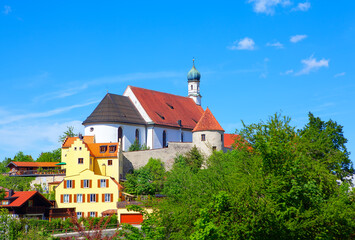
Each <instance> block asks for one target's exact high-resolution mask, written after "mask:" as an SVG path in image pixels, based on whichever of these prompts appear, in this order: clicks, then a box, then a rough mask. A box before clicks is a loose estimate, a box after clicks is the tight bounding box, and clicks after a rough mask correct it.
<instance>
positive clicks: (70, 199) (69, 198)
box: [69, 194, 71, 203]
mask: <svg viewBox="0 0 355 240" xmlns="http://www.w3.org/2000/svg"><path fill="white" fill-rule="evenodd" d="M69 203H71V194H70V195H69Z"/></svg>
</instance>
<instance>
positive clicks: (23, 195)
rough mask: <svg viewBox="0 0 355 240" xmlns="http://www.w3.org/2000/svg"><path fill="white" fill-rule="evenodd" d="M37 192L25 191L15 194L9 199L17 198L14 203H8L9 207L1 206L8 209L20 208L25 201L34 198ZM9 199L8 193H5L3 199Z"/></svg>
mask: <svg viewBox="0 0 355 240" xmlns="http://www.w3.org/2000/svg"><path fill="white" fill-rule="evenodd" d="M36 193H37V191H26V192H15V193H14V195H12V196H11V198H17V199H15V201H13V202H12V203H10V204H9V205H3V206H8V207H21V206H22V204H24V203H25V202H26V201H27V200H29V199H30V198H31V197H32V196H34V195H35V194H36ZM7 197H9V193H8V192H7V193H6V195H5V198H7Z"/></svg>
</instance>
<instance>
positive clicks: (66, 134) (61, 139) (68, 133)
mask: <svg viewBox="0 0 355 240" xmlns="http://www.w3.org/2000/svg"><path fill="white" fill-rule="evenodd" d="M75 135H77V134H75V133H74V127H73V126H67V130H66V131H65V132H64V133H63V135H61V136H59V140H58V141H59V143H63V142H64V140H65V139H66V138H67V137H75Z"/></svg>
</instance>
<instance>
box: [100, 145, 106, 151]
mask: <svg viewBox="0 0 355 240" xmlns="http://www.w3.org/2000/svg"><path fill="white" fill-rule="evenodd" d="M106 151H107V146H106V145H104V146H100V153H105V152H106Z"/></svg>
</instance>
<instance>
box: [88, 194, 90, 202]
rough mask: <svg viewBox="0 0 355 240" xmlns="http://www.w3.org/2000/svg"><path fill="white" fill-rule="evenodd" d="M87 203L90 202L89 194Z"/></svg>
mask: <svg viewBox="0 0 355 240" xmlns="http://www.w3.org/2000/svg"><path fill="white" fill-rule="evenodd" d="M88 202H90V194H88Z"/></svg>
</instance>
